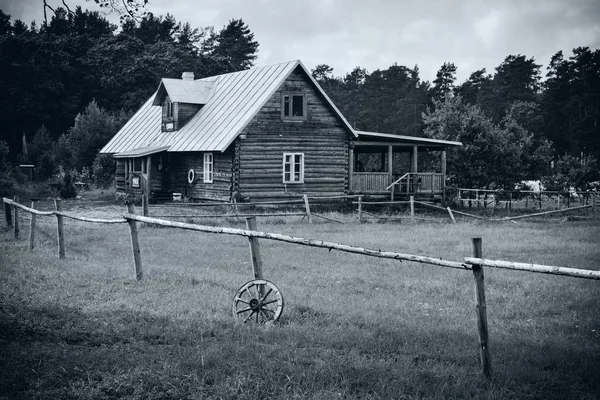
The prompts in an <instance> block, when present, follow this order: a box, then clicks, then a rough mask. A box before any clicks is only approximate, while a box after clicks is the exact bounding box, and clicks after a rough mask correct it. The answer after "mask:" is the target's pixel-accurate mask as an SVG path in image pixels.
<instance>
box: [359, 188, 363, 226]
mask: <svg viewBox="0 0 600 400" xmlns="http://www.w3.org/2000/svg"><path fill="white" fill-rule="evenodd" d="M362 199H363V195H362V194H361V195H360V196H358V222H362Z"/></svg>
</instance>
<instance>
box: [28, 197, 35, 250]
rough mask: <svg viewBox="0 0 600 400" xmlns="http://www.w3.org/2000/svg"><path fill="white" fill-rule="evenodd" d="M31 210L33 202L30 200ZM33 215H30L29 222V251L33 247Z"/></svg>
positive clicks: (33, 206) (33, 205)
mask: <svg viewBox="0 0 600 400" xmlns="http://www.w3.org/2000/svg"><path fill="white" fill-rule="evenodd" d="M31 208H35V201H33V200H31ZM35 217H36V215H35V213H31V221H30V222H29V250H33V248H34V247H35Z"/></svg>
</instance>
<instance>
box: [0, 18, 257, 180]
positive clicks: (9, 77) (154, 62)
mask: <svg viewBox="0 0 600 400" xmlns="http://www.w3.org/2000/svg"><path fill="white" fill-rule="evenodd" d="M53 11H54V14H53V15H52V18H51V19H50V20H49V21H48V23H44V24H42V26H39V27H38V26H37V25H36V24H35V22H34V23H31V24H30V25H27V24H25V23H24V22H23V21H20V20H15V21H12V20H11V17H10V16H9V15H7V14H5V13H3V12H2V11H1V10H0V71H2V78H1V79H0V127H1V128H0V129H1V137H0V142H5V143H4V144H2V145H1V146H0V164H3V165H2V166H1V167H0V168H3V169H4V170H5V171H6V170H7V168H8V167H7V163H12V164H14V163H25V164H35V166H36V178H37V179H38V180H45V179H48V178H50V177H52V176H55V175H56V174H57V173H58V172H59V171H63V174H64V171H73V172H75V171H76V172H77V173H78V174H82V173H83V175H87V177H88V178H89V177H90V176H91V175H92V171H93V169H94V161H95V159H96V156H97V154H98V150H100V148H101V147H102V146H103V145H104V144H106V143H107V142H108V140H109V139H110V138H111V137H112V136H113V135H114V134H115V133H116V131H117V130H118V129H119V128H120V126H122V124H124V123H125V122H126V121H127V119H128V118H129V117H130V116H131V115H132V113H133V112H134V111H135V110H137V109H138V108H139V107H140V106H141V105H142V103H143V102H144V101H146V100H147V99H148V97H149V96H150V95H151V94H152V93H153V92H154V91H155V90H156V88H157V87H158V84H159V82H160V79H161V78H180V77H181V73H182V71H192V72H194V74H195V76H196V77H203V76H210V75H216V74H221V73H226V72H233V71H238V70H242V69H247V68H249V67H251V66H252V65H253V63H254V60H255V59H256V57H257V50H258V43H257V42H256V41H255V40H254V35H253V33H252V32H251V31H250V29H249V28H248V26H247V25H246V24H245V23H244V22H243V21H242V20H231V21H230V22H229V24H228V25H226V26H225V27H223V28H222V29H220V30H215V29H214V28H213V27H201V28H197V27H192V26H191V25H190V24H189V23H183V22H179V21H176V20H175V18H173V17H172V16H170V15H167V16H166V17H162V16H159V17H156V16H154V15H153V14H151V13H146V14H144V16H143V17H142V18H141V19H140V20H139V21H135V20H133V19H124V20H123V21H122V22H121V25H120V26H116V25H114V24H111V23H110V22H109V21H108V20H106V18H104V17H103V16H102V15H101V14H99V13H98V12H91V11H83V10H82V9H81V8H79V7H78V8H77V9H75V10H74V11H68V10H65V9H63V8H57V9H56V10H53ZM96 161H97V164H98V165H97V167H98V168H99V167H100V166H101V165H110V163H107V162H106V160H104V164H103V160H96ZM59 167H60V168H59ZM4 175H6V173H5V174H4Z"/></svg>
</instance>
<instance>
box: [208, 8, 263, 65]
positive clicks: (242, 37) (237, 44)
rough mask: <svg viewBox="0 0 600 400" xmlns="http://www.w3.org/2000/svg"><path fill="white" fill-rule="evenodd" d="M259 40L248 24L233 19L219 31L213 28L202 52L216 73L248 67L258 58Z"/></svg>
mask: <svg viewBox="0 0 600 400" xmlns="http://www.w3.org/2000/svg"><path fill="white" fill-rule="evenodd" d="M257 51H258V42H257V41H256V40H254V34H253V33H252V32H251V31H250V28H248V25H246V23H244V21H242V20H241V19H232V20H231V21H229V23H228V24H227V25H226V26H225V27H223V29H221V30H220V31H219V32H218V33H216V32H215V31H214V29H212V30H211V31H210V34H209V35H208V37H207V38H206V40H205V41H204V42H203V43H202V47H201V52H202V54H203V55H204V57H205V58H206V60H207V61H208V62H209V63H210V65H211V70H212V71H214V72H215V73H227V72H235V71H241V70H244V69H248V68H250V67H252V66H253V65H254V61H255V60H256V58H257V55H256V52H257Z"/></svg>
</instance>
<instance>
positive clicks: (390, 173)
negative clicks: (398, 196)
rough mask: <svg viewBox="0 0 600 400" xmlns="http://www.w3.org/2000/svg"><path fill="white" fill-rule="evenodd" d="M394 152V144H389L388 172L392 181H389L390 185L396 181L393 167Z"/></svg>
mask: <svg viewBox="0 0 600 400" xmlns="http://www.w3.org/2000/svg"><path fill="white" fill-rule="evenodd" d="M392 156H393V153H392V146H391V145H390V146H388V174H389V176H390V182H389V183H388V185H391V184H392V182H394V175H393V171H392V169H393V168H394V163H393V158H392ZM393 190H394V188H392V192H393Z"/></svg>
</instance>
